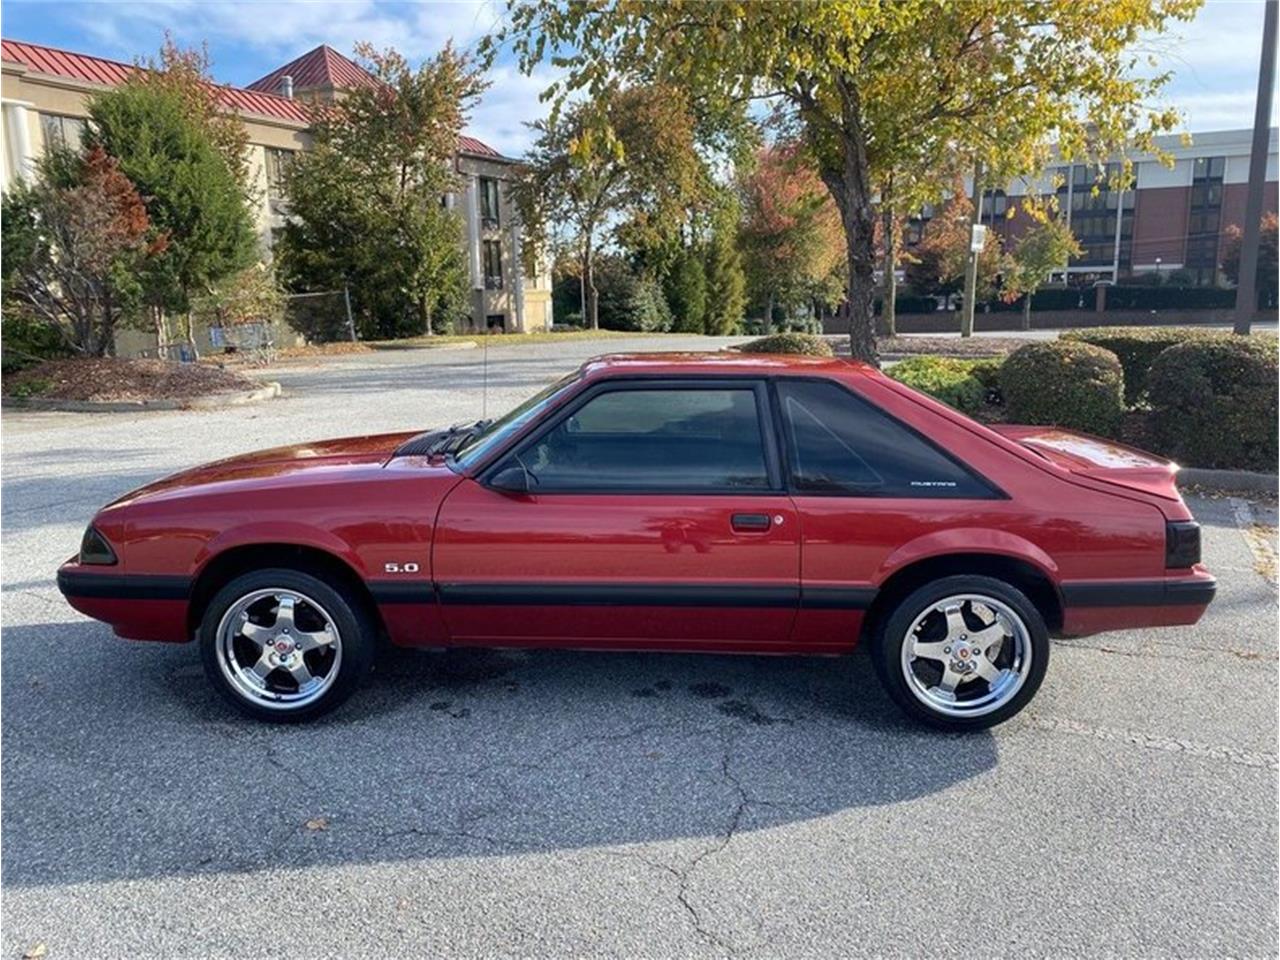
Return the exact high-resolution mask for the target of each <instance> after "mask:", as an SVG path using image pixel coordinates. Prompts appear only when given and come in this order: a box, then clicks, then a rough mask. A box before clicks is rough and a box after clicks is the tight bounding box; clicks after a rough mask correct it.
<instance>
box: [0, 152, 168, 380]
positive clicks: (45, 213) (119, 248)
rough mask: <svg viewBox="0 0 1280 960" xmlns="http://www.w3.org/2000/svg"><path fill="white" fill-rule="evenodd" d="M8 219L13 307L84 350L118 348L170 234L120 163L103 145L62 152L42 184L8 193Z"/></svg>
mask: <svg viewBox="0 0 1280 960" xmlns="http://www.w3.org/2000/svg"><path fill="white" fill-rule="evenodd" d="M0 220H2V221H3V228H4V237H3V243H4V251H5V255H4V274H5V282H4V299H5V308H6V312H8V311H9V310H10V309H12V308H14V307H17V308H19V309H23V310H25V311H27V312H28V313H30V314H31V315H32V316H34V317H35V318H37V319H38V320H40V321H43V322H44V323H46V324H48V325H49V327H51V328H52V329H54V330H56V331H57V332H58V334H59V335H60V336H61V338H62V339H63V341H64V342H65V343H66V345H67V346H68V347H70V348H71V349H72V350H73V351H75V352H77V353H82V354H86V355H89V356H96V357H100V356H104V355H106V354H108V353H110V352H111V350H112V348H113V345H114V341H115V331H116V327H117V326H118V325H119V323H120V322H121V320H123V319H125V318H126V317H128V316H129V315H130V313H131V312H132V311H133V310H135V309H136V308H137V306H138V303H139V301H140V299H141V296H142V293H143V290H142V285H141V283H140V280H139V277H140V276H142V275H143V274H144V273H145V270H146V267H147V265H148V261H149V260H152V259H154V258H157V257H162V256H163V255H164V252H165V245H166V242H167V238H166V237H165V236H164V235H163V234H160V235H158V236H155V235H153V234H152V230H151V222H150V220H149V219H148V217H147V208H146V205H145V204H144V203H143V200H142V197H141V196H139V194H138V190H137V188H135V187H134V185H133V184H132V183H131V182H130V181H129V178H128V177H126V176H125V175H124V174H123V173H122V172H121V170H120V165H119V163H118V162H117V161H116V160H115V159H114V158H112V157H110V156H108V155H107V153H106V151H104V150H103V149H102V148H101V147H94V148H91V149H90V150H88V151H87V152H86V153H85V154H84V155H83V156H77V155H73V154H70V153H68V152H65V151H55V152H53V153H51V154H49V155H47V156H46V157H45V158H44V160H43V161H42V163H41V166H40V170H39V173H38V177H37V179H36V182H35V183H34V184H31V185H28V184H24V183H17V184H15V185H14V186H13V188H12V189H11V190H10V191H9V192H8V193H6V194H5V198H4V209H3V215H2V217H0Z"/></svg>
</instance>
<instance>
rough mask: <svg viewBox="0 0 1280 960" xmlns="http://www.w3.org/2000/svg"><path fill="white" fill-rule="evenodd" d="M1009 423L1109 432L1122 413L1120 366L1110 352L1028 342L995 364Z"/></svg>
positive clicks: (1075, 345)
mask: <svg viewBox="0 0 1280 960" xmlns="http://www.w3.org/2000/svg"><path fill="white" fill-rule="evenodd" d="M999 379H1000V391H1001V393H1002V394H1003V396H1004V402H1005V406H1006V407H1007V408H1008V411H1009V419H1010V421H1012V422H1014V423H1037V424H1053V425H1056V426H1062V427H1070V428H1074V429H1077V430H1084V431H1086V432H1088V433H1095V434H1098V435H1100V436H1112V435H1114V434H1115V432H1116V430H1117V428H1118V427H1119V426H1120V418H1121V417H1122V416H1123V415H1124V370H1123V369H1122V368H1121V366H1120V360H1119V359H1118V358H1117V357H1116V355H1115V354H1114V353H1112V352H1111V351H1110V350H1103V349H1102V348H1101V347H1095V346H1093V345H1092V344H1088V343H1079V342H1076V341H1071V340H1054V341H1047V342H1045V343H1029V344H1027V345H1026V346H1024V347H1019V348H1018V349H1017V350H1015V351H1013V353H1011V354H1009V357H1008V359H1006V360H1005V362H1004V364H1003V365H1002V366H1001V367H1000V375H999Z"/></svg>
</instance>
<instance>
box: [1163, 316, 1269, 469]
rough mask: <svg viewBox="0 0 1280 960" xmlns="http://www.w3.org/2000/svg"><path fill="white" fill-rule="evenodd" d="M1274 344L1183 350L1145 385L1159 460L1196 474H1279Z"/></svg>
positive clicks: (1217, 342)
mask: <svg viewBox="0 0 1280 960" xmlns="http://www.w3.org/2000/svg"><path fill="white" fill-rule="evenodd" d="M1276 357H1277V354H1276V340H1275V339H1274V338H1272V337H1247V338H1246V337H1235V336H1231V335H1229V334H1227V335H1222V336H1218V337H1214V338H1212V339H1203V340H1194V341H1190V342H1187V343H1180V344H1178V345H1177V346H1173V347H1170V348H1169V349H1167V350H1165V351H1164V352H1163V353H1162V354H1160V356H1158V357H1157V358H1156V361H1155V363H1154V364H1152V366H1151V373H1150V375H1149V376H1148V378H1147V385H1148V395H1149V397H1150V400H1151V407H1152V413H1151V435H1152V437H1153V439H1154V441H1155V443H1156V444H1157V446H1158V447H1159V449H1160V452H1161V453H1164V454H1166V455H1167V456H1170V457H1173V458H1174V459H1175V460H1178V461H1179V462H1181V463H1184V464H1186V465H1188V466H1195V467H1209V468H1215V467H1217V468H1234V469H1243V470H1261V471H1264V472H1266V473H1275V472H1276V459H1277V449H1276V418H1277V404H1276V394H1277V389H1276V382H1277V381H1276V377H1277V362H1276Z"/></svg>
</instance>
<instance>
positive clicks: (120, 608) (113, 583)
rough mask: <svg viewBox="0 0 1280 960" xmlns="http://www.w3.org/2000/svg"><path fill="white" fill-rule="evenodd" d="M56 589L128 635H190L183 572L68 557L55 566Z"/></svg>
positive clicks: (188, 587) (188, 593)
mask: <svg viewBox="0 0 1280 960" xmlns="http://www.w3.org/2000/svg"><path fill="white" fill-rule="evenodd" d="M57 579H58V589H59V590H60V591H61V592H62V595H63V596H64V597H65V598H66V600H67V603H69V604H70V605H71V606H72V607H73V608H74V609H76V610H79V611H80V612H81V613H83V614H84V615H85V616H87V617H92V618H93V619H94V620H101V621H102V622H103V623H106V624H109V625H110V626H111V629H112V630H114V631H115V633H116V634H117V636H121V637H125V638H126V639H129V640H160V641H166V642H174V643H181V642H183V641H186V640H189V639H190V636H189V634H188V630H187V604H188V602H189V599H190V596H191V581H190V579H189V578H187V577H173V576H161V575H151V574H130V573H121V572H120V570H119V568H118V567H109V566H98V565H95V564H82V563H80V562H79V561H78V560H77V559H76V558H75V557H72V558H71V559H70V560H68V561H67V562H66V563H64V564H63V565H62V566H61V567H59V568H58V578H57Z"/></svg>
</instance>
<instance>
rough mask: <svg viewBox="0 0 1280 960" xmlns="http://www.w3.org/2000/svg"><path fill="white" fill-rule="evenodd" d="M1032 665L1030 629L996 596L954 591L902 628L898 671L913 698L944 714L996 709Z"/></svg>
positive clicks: (1019, 686)
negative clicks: (900, 668)
mask: <svg viewBox="0 0 1280 960" xmlns="http://www.w3.org/2000/svg"><path fill="white" fill-rule="evenodd" d="M1030 669H1031V633H1030V631H1029V630H1028V629H1027V625H1026V623H1024V622H1023V619H1022V617H1021V616H1019V615H1018V613H1017V612H1016V611H1014V609H1013V608H1012V607H1010V606H1009V605H1008V604H1006V603H1004V602H1002V601H1000V600H997V599H996V598H995V597H989V596H985V595H983V594H977V593H964V594H956V595H954V596H950V597H946V598H944V599H942V600H939V601H937V602H936V603H933V604H930V605H929V606H928V607H926V608H925V609H924V610H923V611H922V612H921V613H920V615H919V616H917V617H916V618H915V620H914V621H912V623H911V626H910V627H908V628H907V636H906V639H905V641H904V642H903V644H902V674H903V677H904V678H905V679H906V681H907V687H908V688H909V689H910V690H911V693H912V694H913V695H914V696H915V698H916V699H917V700H919V701H920V702H921V703H923V704H924V705H925V706H926V707H928V708H929V709H930V710H933V711H934V712H936V713H940V714H943V715H945V716H949V717H979V716H982V715H984V714H988V713H991V712H992V711H994V710H998V709H1000V708H1001V707H1002V706H1004V705H1005V704H1006V703H1008V702H1009V701H1010V700H1012V699H1013V698H1014V697H1015V696H1017V694H1018V691H1019V690H1021V689H1022V685H1023V684H1024V683H1025V682H1026V680H1027V674H1028V672H1029V671H1030Z"/></svg>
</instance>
